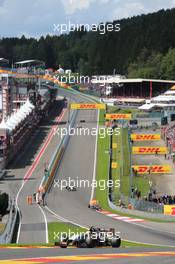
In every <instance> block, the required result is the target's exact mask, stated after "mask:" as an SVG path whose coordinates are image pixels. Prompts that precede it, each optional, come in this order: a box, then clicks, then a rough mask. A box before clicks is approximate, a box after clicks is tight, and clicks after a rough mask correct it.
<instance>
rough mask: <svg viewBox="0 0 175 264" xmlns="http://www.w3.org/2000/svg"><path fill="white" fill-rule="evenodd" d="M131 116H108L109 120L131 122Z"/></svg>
mask: <svg viewBox="0 0 175 264" xmlns="http://www.w3.org/2000/svg"><path fill="white" fill-rule="evenodd" d="M131 118H132V117H131V114H106V119H107V120H130V119H131Z"/></svg>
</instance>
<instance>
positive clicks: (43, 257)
mask: <svg viewBox="0 0 175 264" xmlns="http://www.w3.org/2000/svg"><path fill="white" fill-rule="evenodd" d="M174 259H175V251H173V250H170V249H167V248H165V249H163V250H162V249H160V248H159V249H151V248H146V249H142V248H141V249H140V248H126V249H117V250H116V249H111V248H98V249H97V248H95V249H75V248H71V249H59V248H41V249H38V248H35V249H34V248H33V249H30V248H28V249H25V248H23V249H0V264H5V263H6V264H9V263H10V264H18V263H24V264H25V263H26V264H27V263H28V264H35V263H36V264H38V263H41V264H42V263H50V264H51V263H67V262H68V263H73V264H77V263H90V264H91V263H93V264H96V263H97V264H98V263H110V264H116V263H119V264H128V263H131V264H148V263H149V264H160V263H161V264H173V263H174Z"/></svg>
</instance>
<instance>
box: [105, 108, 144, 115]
mask: <svg viewBox="0 0 175 264" xmlns="http://www.w3.org/2000/svg"><path fill="white" fill-rule="evenodd" d="M107 112H108V113H120V114H132V115H133V117H134V116H135V115H136V114H139V113H140V110H138V109H133V108H127V109H122V108H120V107H118V106H108V108H107Z"/></svg>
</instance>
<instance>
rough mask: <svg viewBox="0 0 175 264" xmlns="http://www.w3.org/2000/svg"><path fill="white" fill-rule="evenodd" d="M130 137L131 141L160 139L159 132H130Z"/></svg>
mask: <svg viewBox="0 0 175 264" xmlns="http://www.w3.org/2000/svg"><path fill="white" fill-rule="evenodd" d="M131 139H132V140H133V141H151V140H160V139H161V137H160V134H131Z"/></svg>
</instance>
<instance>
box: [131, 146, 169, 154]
mask: <svg viewBox="0 0 175 264" xmlns="http://www.w3.org/2000/svg"><path fill="white" fill-rule="evenodd" d="M132 154H135V155H153V154H159V155H160V154H161V155H162V154H168V150H167V148H166V147H132Z"/></svg>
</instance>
